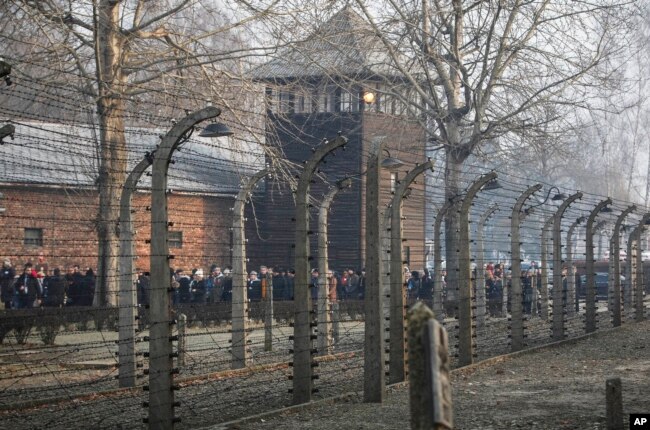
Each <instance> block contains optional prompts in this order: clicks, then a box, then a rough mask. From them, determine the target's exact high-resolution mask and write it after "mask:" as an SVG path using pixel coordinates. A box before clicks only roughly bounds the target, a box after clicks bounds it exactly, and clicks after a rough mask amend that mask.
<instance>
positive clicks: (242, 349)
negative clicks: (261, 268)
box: [231, 169, 269, 369]
mask: <svg viewBox="0 0 650 430" xmlns="http://www.w3.org/2000/svg"><path fill="white" fill-rule="evenodd" d="M268 174H269V170H268V169H262V170H260V171H258V172H256V173H255V174H254V175H253V176H251V177H250V178H248V180H247V181H246V182H244V183H243V184H242V185H241V188H240V189H239V192H238V193H237V196H236V197H235V204H234V206H233V209H232V212H233V213H232V303H231V306H232V316H231V318H232V343H231V347H232V362H231V368H233V369H243V368H244V367H246V366H247V365H248V361H249V354H248V344H247V338H248V327H247V326H248V290H247V288H246V278H247V271H246V232H245V218H244V210H245V208H246V203H247V202H248V200H249V199H250V197H251V193H252V192H253V188H254V187H255V185H256V184H257V183H258V182H259V181H260V180H262V179H263V178H264V177H265V176H266V175H268Z"/></svg>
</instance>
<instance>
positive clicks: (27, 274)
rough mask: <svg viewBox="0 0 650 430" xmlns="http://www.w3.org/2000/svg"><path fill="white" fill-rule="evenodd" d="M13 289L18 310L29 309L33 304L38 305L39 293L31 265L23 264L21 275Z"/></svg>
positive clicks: (38, 286)
mask: <svg viewBox="0 0 650 430" xmlns="http://www.w3.org/2000/svg"><path fill="white" fill-rule="evenodd" d="M14 288H15V290H16V294H17V305H18V308H19V309H27V308H31V307H33V306H34V304H38V302H37V300H38V299H40V298H41V291H40V285H39V283H38V279H37V278H36V272H35V271H34V269H33V268H32V263H27V264H25V267H24V269H23V273H22V274H21V275H20V276H19V277H18V279H17V280H16V285H15V287H14Z"/></svg>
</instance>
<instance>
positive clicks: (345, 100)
mask: <svg viewBox="0 0 650 430" xmlns="http://www.w3.org/2000/svg"><path fill="white" fill-rule="evenodd" d="M358 110H359V96H358V95H357V94H353V93H351V92H349V91H346V90H343V91H341V112H357V111H358Z"/></svg>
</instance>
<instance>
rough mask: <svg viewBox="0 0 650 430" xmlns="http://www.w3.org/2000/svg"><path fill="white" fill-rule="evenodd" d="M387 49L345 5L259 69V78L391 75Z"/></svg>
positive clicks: (255, 74)
mask: <svg viewBox="0 0 650 430" xmlns="http://www.w3.org/2000/svg"><path fill="white" fill-rule="evenodd" d="M391 63H392V62H391V61H390V57H389V56H388V55H387V54H386V48H385V47H384V46H383V44H382V42H381V40H380V39H379V38H378V37H377V36H376V34H375V32H374V31H373V29H372V28H371V27H370V25H369V24H368V22H366V21H365V20H364V19H363V18H362V17H361V16H360V15H359V14H357V13H356V12H354V11H353V10H352V8H351V7H345V8H344V9H342V10H341V11H340V12H338V13H337V14H335V15H334V16H333V17H332V18H330V19H329V20H328V21H327V22H326V23H324V24H323V25H321V26H320V27H319V28H318V29H317V30H316V31H315V32H314V33H312V34H310V35H309V36H307V38H305V39H304V40H302V41H297V42H295V43H293V44H292V45H291V47H289V48H287V49H285V50H281V51H280V52H278V53H277V54H276V55H274V58H273V59H272V60H270V61H269V62H267V63H265V64H263V65H261V66H260V67H258V68H257V69H255V71H254V73H253V77H254V78H255V79H258V80H278V79H282V80H284V79H297V78H308V77H321V76H347V77H351V76H357V77H358V76H363V77H366V78H367V77H372V76H373V75H381V74H384V75H385V74H387V73H388V71H389V69H390V64H391Z"/></svg>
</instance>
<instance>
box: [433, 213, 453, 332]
mask: <svg viewBox="0 0 650 430" xmlns="http://www.w3.org/2000/svg"><path fill="white" fill-rule="evenodd" d="M449 208H451V203H450V202H445V204H443V205H442V208H440V210H439V211H438V215H437V216H436V220H435V222H434V224H433V276H434V279H433V313H434V314H435V316H436V319H437V320H438V321H439V322H441V323H442V322H443V321H444V317H445V311H444V308H443V288H442V287H443V280H442V246H441V240H440V235H441V234H440V231H441V229H442V221H443V220H444V219H445V216H447V211H448V210H449Z"/></svg>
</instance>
